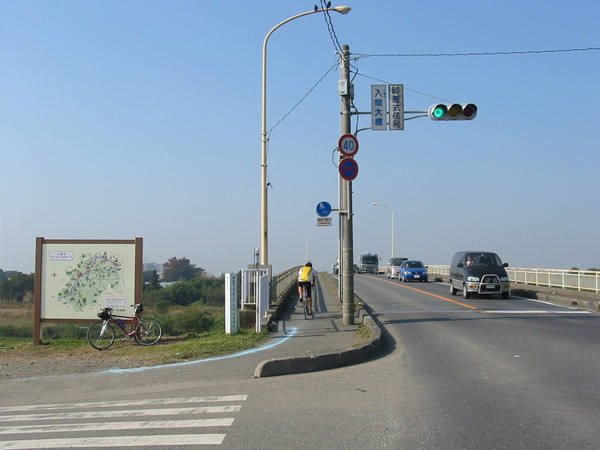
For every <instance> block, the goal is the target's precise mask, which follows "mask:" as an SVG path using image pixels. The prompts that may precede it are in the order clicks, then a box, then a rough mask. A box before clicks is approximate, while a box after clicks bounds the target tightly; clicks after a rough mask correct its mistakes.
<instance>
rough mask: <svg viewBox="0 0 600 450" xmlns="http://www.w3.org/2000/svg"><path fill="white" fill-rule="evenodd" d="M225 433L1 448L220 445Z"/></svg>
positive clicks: (46, 442)
mask: <svg viewBox="0 0 600 450" xmlns="http://www.w3.org/2000/svg"><path fill="white" fill-rule="evenodd" d="M223 439H225V435H224V434H174V435H156V436H119V437H110V436H108V437H104V436H103V437H87V438H67V439H40V440H37V439H35V440H24V441H13V442H0V449H19V450H23V449H38V448H44V449H47V448H68V447H77V448H88V447H96V448H98V447H117V448H127V447H142V446H161V447H164V446H165V443H168V445H169V446H177V445H220V444H222V443H223Z"/></svg>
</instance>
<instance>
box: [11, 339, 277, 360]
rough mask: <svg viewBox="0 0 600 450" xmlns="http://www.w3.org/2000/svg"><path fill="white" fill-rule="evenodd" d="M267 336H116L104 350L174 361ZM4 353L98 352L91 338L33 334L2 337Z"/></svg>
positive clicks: (115, 354) (83, 354)
mask: <svg viewBox="0 0 600 450" xmlns="http://www.w3.org/2000/svg"><path fill="white" fill-rule="evenodd" d="M266 339H267V333H266V332H263V333H255V332H250V331H247V330H240V331H239V332H238V333H237V334H232V335H229V334H226V333H225V332H220V331H213V332H207V333H202V334H200V335H196V336H194V337H171V336H166V337H163V339H161V340H160V342H159V343H158V344H156V345H153V346H147V347H146V346H142V345H137V344H136V343H135V342H132V341H125V342H123V341H121V340H120V339H116V340H115V343H114V344H113V345H112V347H110V348H109V349H108V350H103V351H102V354H103V355H106V356H113V357H116V358H123V359H131V360H133V361H135V362H136V365H139V364H144V365H147V364H171V363H175V362H181V361H189V360H197V359H205V358H210V357H215V356H222V355H227V354H231V353H237V352H240V351H243V350H247V349H250V348H254V347H256V346H258V345H260V344H261V343H262V342H264V341H265V340H266ZM0 351H1V353H0V355H1V354H5V355H7V356H10V357H12V358H19V357H22V358H25V359H27V358H37V357H44V358H51V357H55V358H68V357H73V358H78V357H89V356H90V355H91V356H94V355H96V354H97V353H98V352H99V351H98V350H96V349H94V348H93V347H92V346H91V345H90V344H89V343H88V342H87V339H85V338H83V339H75V338H71V339H66V338H57V339H48V340H44V344H43V345H33V343H32V340H31V339H29V338H10V337H9V338H7V337H0Z"/></svg>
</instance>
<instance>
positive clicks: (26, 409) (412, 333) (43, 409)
mask: <svg viewBox="0 0 600 450" xmlns="http://www.w3.org/2000/svg"><path fill="white" fill-rule="evenodd" d="M355 287H356V292H357V294H358V295H360V296H361V297H362V299H363V300H364V301H366V302H367V303H368V304H369V305H370V306H371V307H372V308H373V310H374V315H375V316H376V318H377V319H378V320H379V322H380V323H381V324H382V325H383V327H384V329H385V333H386V335H387V336H386V339H387V347H386V351H385V352H384V354H382V355H381V356H380V357H378V358H376V359H375V360H372V361H369V362H366V363H362V364H358V365H355V366H350V367H344V368H341V369H335V370H330V371H324V372H315V373H307V374H298V375H291V376H280V377H269V378H254V377H253V376H252V372H253V369H254V367H255V365H256V361H260V360H261V359H264V355H260V354H259V355H257V354H248V355H245V356H241V357H238V358H231V359H223V360H214V361H205V362H202V363H198V364H190V365H184V366H177V367H167V368H161V369H153V370H147V371H143V372H123V373H100V374H92V375H90V374H87V375H78V376H70V377H40V378H33V379H29V380H20V381H14V380H12V381H11V380H8V381H0V407H2V408H0V448H36V445H38V446H39V447H37V448H49V447H50V446H51V445H55V447H58V448H67V447H70V446H73V447H74V448H101V447H102V446H103V445H111V446H114V447H126V446H140V447H142V446H143V447H146V448H148V447H149V448H173V449H174V448H190V447H189V446H187V447H186V445H190V444H189V443H191V445H193V446H197V445H199V444H200V443H202V442H206V443H209V444H212V445H215V446H218V447H219V448H225V449H239V448H247V449H259V448H260V449H280V448H292V449H293V448H328V449H365V448H393V449H415V448H418V449H434V448H436V449H437V448H444V449H482V448H485V449H488V448H489V449H491V448H495V449H498V448H510V449H520V448H523V449H525V448H527V449H538V448H539V449H542V448H544V449H549V448H550V449H554V448H556V449H563V448H577V449H582V448H598V447H600V430H599V427H597V421H598V418H600V401H599V400H600V399H599V396H600V390H599V389H598V387H597V383H595V380H596V378H597V377H598V374H599V373H600V351H599V350H598V348H599V347H598V345H599V344H600V342H599V341H600V339H599V338H600V331H598V330H599V325H600V322H599V320H600V315H598V314H597V313H587V312H582V311H579V310H571V309H567V308H564V307H559V306H554V305H550V304H546V303H541V302H533V301H531V300H524V299H518V298H511V299H509V300H500V299H477V298H475V299H469V300H464V299H463V298H462V297H451V296H450V294H449V292H448V287H447V285H441V284H437V283H410V284H401V283H399V282H397V281H392V282H390V281H389V280H387V279H386V278H385V277H383V276H371V275H364V276H357V277H356V280H355ZM207 420H208V421H207ZM84 424H87V425H85V426H87V427H88V428H90V429H85V427H84ZM40 426H44V427H43V428H39V427H40ZM80 427H84V428H83V429H82V428H80ZM16 443H20V444H22V445H21V447H18V446H17V445H16Z"/></svg>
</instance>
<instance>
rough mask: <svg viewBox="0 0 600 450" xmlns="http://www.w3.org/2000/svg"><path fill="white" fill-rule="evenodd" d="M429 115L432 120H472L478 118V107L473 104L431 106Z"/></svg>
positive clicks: (428, 111)
mask: <svg viewBox="0 0 600 450" xmlns="http://www.w3.org/2000/svg"><path fill="white" fill-rule="evenodd" d="M427 114H428V115H429V118H430V119H431V120H471V119H474V118H475V117H476V116H477V106H475V105H474V104H473V103H463V104H459V103H453V104H451V105H444V104H440V105H431V106H430V107H429V109H428V110H427Z"/></svg>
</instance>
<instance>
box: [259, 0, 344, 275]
mask: <svg viewBox="0 0 600 450" xmlns="http://www.w3.org/2000/svg"><path fill="white" fill-rule="evenodd" d="M350 10H351V8H350V7H349V6H334V7H333V8H326V9H316V10H314V11H308V12H304V13H301V14H296V15H295V16H292V17H290V18H288V19H286V20H284V21H283V22H280V23H278V24H277V25H275V26H274V27H273V28H271V30H270V31H269V32H268V33H267V35H266V36H265V40H264V41H263V48H262V96H261V97H262V101H261V106H262V115H261V119H262V120H261V150H260V152H261V160H260V250H261V252H260V263H261V264H262V265H265V266H266V265H268V264H269V206H268V198H267V197H268V193H267V189H268V188H269V186H268V184H267V142H268V140H269V139H268V137H267V44H268V42H269V38H270V37H271V35H272V34H273V33H274V32H275V30H277V29H278V28H279V27H281V26H283V25H285V24H286V23H288V22H291V21H292V20H295V19H298V18H300V17H304V16H308V15H310V14H316V13H321V12H324V11H335V12H338V13H340V14H348V12H350Z"/></svg>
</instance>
